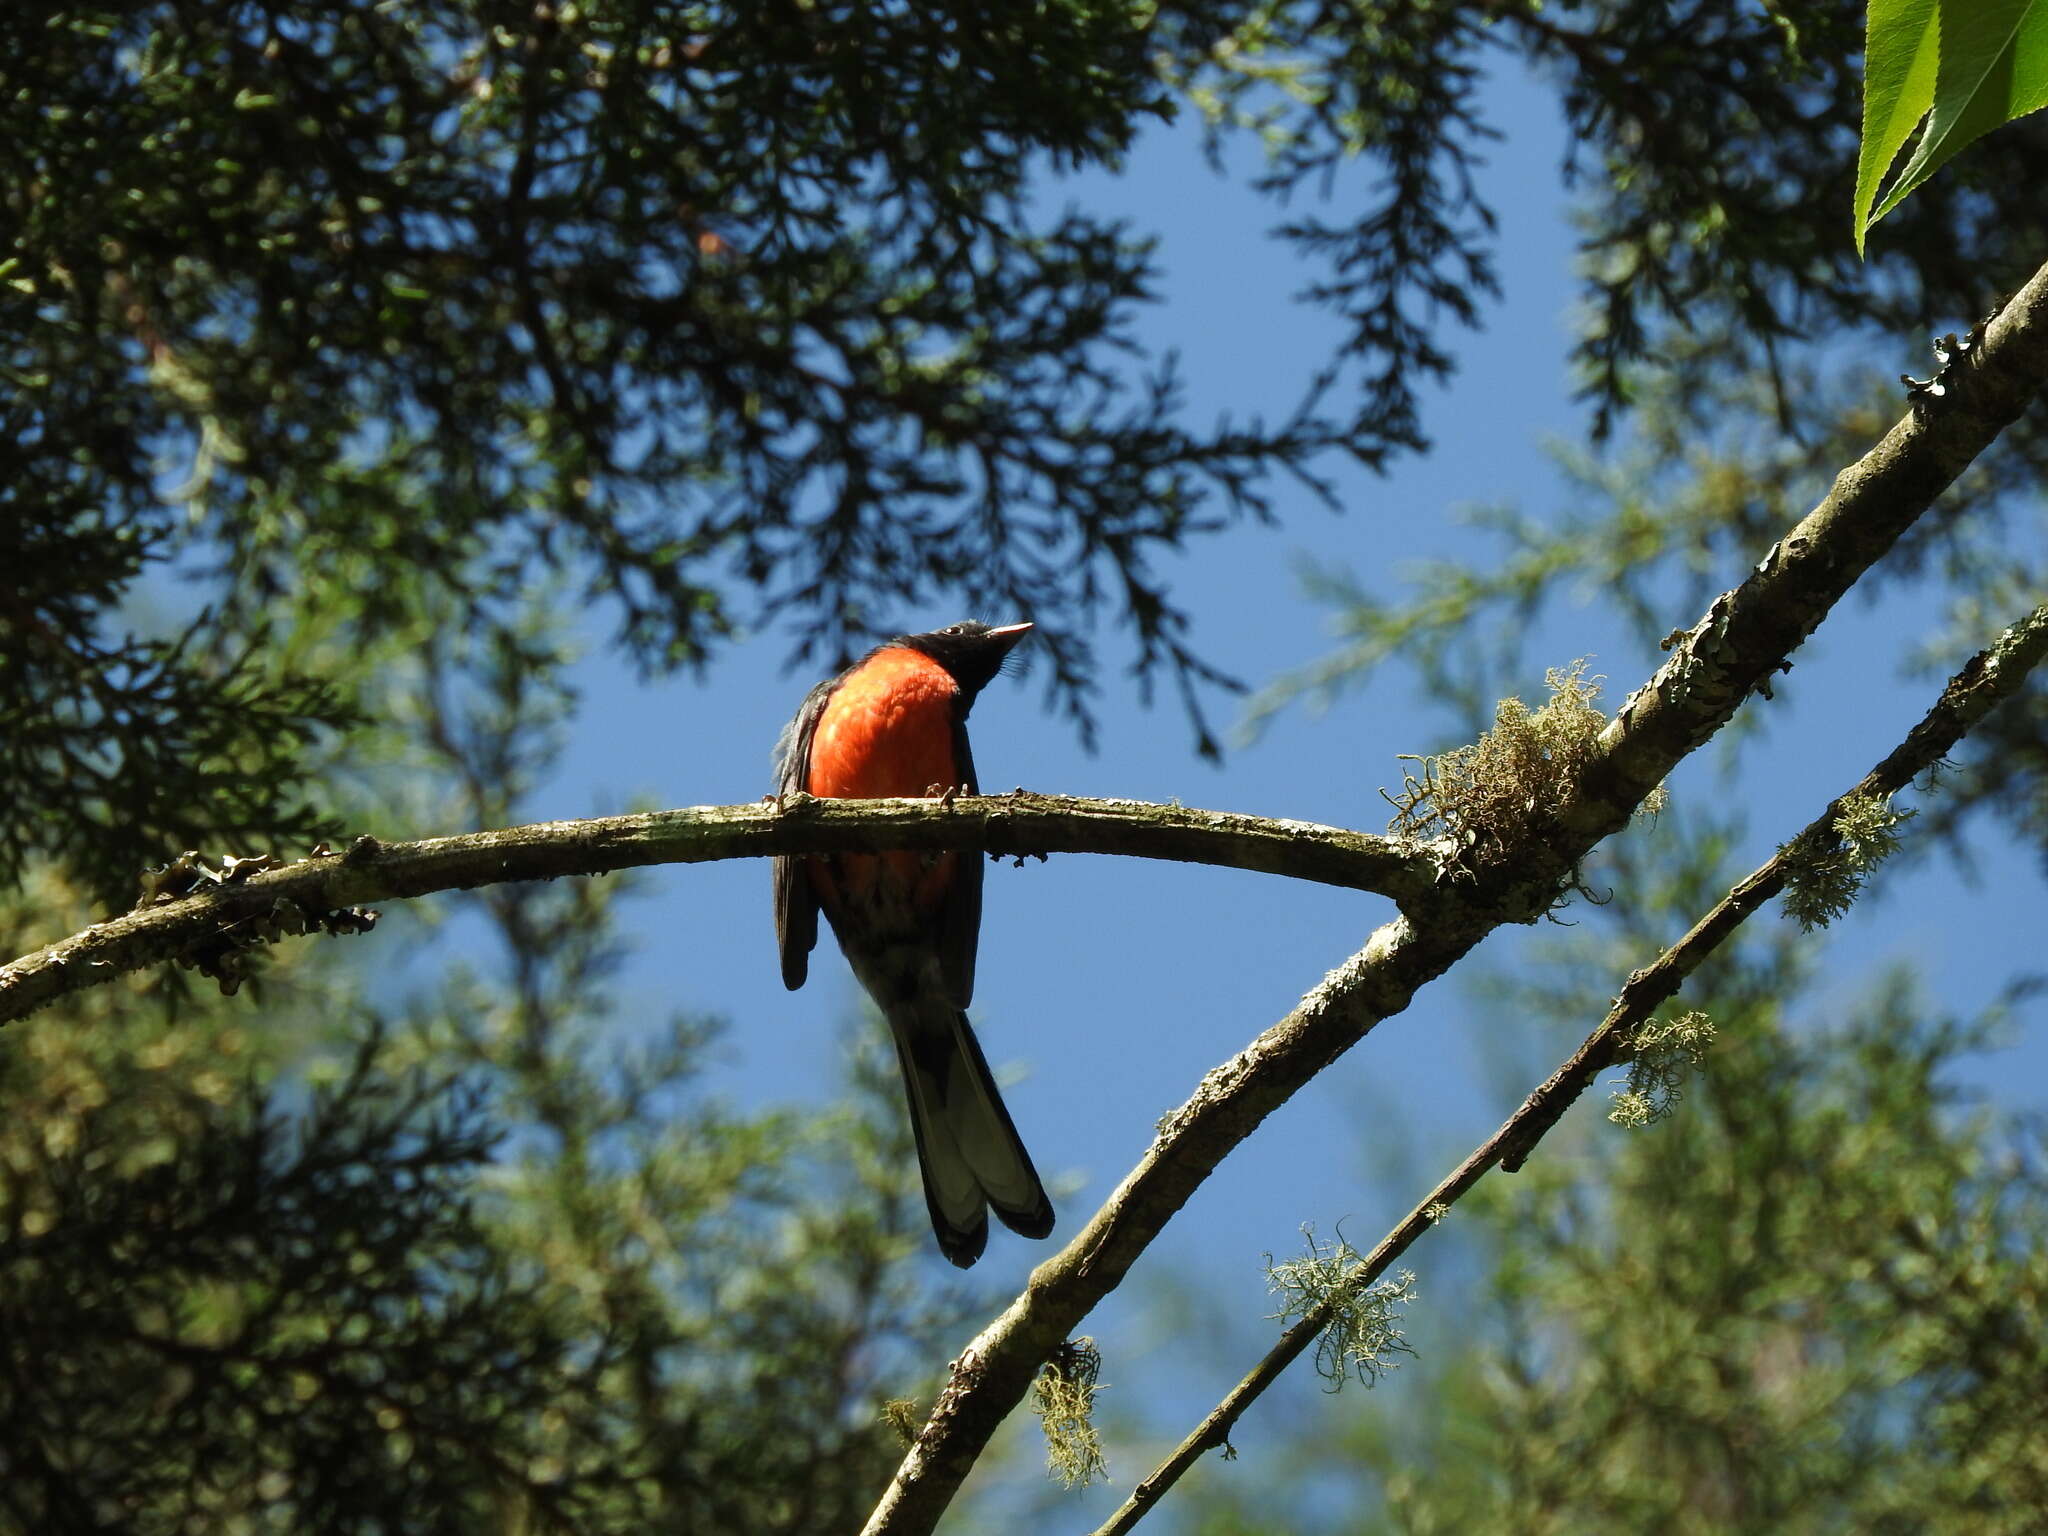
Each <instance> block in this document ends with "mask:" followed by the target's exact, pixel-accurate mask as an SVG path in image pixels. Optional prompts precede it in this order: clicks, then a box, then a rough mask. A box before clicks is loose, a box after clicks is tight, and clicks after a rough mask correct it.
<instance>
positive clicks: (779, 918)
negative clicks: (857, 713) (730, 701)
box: [775, 678, 839, 992]
mask: <svg viewBox="0 0 2048 1536" xmlns="http://www.w3.org/2000/svg"><path fill="white" fill-rule="evenodd" d="M838 686H839V680H838V679H837V678H829V679H827V680H826V681H824V682H822V683H820V684H818V686H817V687H815V688H813V689H812V690H811V691H810V692H809V693H807V694H805V695H804V702H803V704H802V705H801V706H800V707H799V708H798V710H797V712H796V718H795V719H794V720H792V721H790V722H789V724H788V725H787V726H786V727H784V729H783V732H782V739H781V740H780V741H778V742H776V744H775V793H776V794H777V795H792V794H795V793H796V792H797V791H798V790H801V789H802V788H803V787H804V786H805V785H806V784H807V783H809V782H810V777H811V740H812V738H813V737H815V736H816V735H817V734H818V717H819V716H820V715H822V714H824V713H825V701H826V700H827V699H829V698H831V697H832V690H833V689H834V688H837V687H838ZM817 942H818V896H817V893H816V892H815V891H813V890H812V889H811V876H810V870H809V866H808V865H807V863H806V861H805V860H803V859H801V858H791V857H789V856H787V855H783V856H780V857H778V858H777V859H776V860H775V943H776V947H777V948H778V949H779V950H780V951H781V952H782V984H783V985H784V986H785V987H787V988H789V990H790V991H792V992H794V991H795V990H796V989H797V988H798V987H800V986H802V985H803V984H804V978H805V977H806V976H808V975H809V974H810V969H811V950H812V949H813V948H815V947H816V945H817Z"/></svg>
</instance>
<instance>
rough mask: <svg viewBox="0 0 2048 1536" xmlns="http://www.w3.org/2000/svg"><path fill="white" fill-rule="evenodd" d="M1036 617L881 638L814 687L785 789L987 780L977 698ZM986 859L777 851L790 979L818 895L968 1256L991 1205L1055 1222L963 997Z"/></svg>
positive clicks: (848, 794)
mask: <svg viewBox="0 0 2048 1536" xmlns="http://www.w3.org/2000/svg"><path fill="white" fill-rule="evenodd" d="M1030 632H1031V626H1030V625H1029V624H1005V625H1001V626H999V627H997V628H993V629H992V628H990V627H989V626H988V625H986V624H981V623H977V622H975V621H973V620H968V621H966V622H964V623H960V624H949V625H947V626H946V627H945V628H944V629H935V630H933V631H932V632H931V633H930V634H926V635H899V636H898V637H897V638H896V639H894V640H890V641H887V642H886V643H884V644H882V645H879V646H877V647H876V648H875V649H874V650H872V651H870V652H868V654H867V655H865V656H863V657H862V658H861V659H860V660H859V661H857V662H855V663H854V664H853V665H852V666H851V667H848V668H847V669H846V670H845V671H844V672H842V673H840V674H839V676H837V677H835V678H832V679H830V680H829V681H826V682H822V683H820V684H818V686H817V687H815V688H813V689H812V690H811V691H810V693H809V695H808V696H807V697H806V698H805V699H804V702H803V707H802V708H801V709H799V710H798V711H797V713H796V719H794V720H792V721H791V722H790V724H789V728H788V729H787V730H785V731H784V732H783V733H782V740H781V742H780V743H779V744H778V745H777V748H776V792H777V793H778V794H781V795H790V794H794V793H796V792H797V791H798V790H803V791H805V792H806V793H809V794H813V795H819V796H823V797H827V798H835V799H847V798H860V797H870V796H881V795H897V796H902V795H908V796H918V795H924V794H928V793H930V792H932V791H933V790H934V789H935V788H938V789H945V788H952V789H957V790H959V791H961V792H964V793H966V794H970V795H971V794H975V793H977V792H978V787H977V785H976V783H975V778H974V758H973V755H972V754H971V753H970V752H969V751H968V748H967V712H968V710H970V709H972V708H973V707H974V699H975V695H977V694H978V693H980V692H981V690H982V689H983V688H984V687H985V686H986V685H987V684H988V682H989V680H990V679H991V678H993V677H994V676H995V675H996V673H997V672H998V671H1000V670H1001V669H1002V665H1003V658H1004V657H1006V656H1007V655H1009V653H1010V647H1012V646H1013V645H1015V644H1016V643H1017V642H1018V641H1019V640H1021V639H1023V638H1024V636H1025V635H1027V634H1029V633H1030ZM981 875H982V856H981V854H979V853H942V854H937V855H933V854H922V853H841V854H833V855H830V856H825V857H814V858H779V859H777V860H776V861H775V934H776V938H777V940H778V941H779V942H780V944H781V948H782V980H783V983H784V984H785V985H786V986H788V987H789V988H790V990H792V991H794V990H795V989H796V988H798V987H800V986H802V985H803V984H804V977H805V975H806V974H807V973H808V972H809V970H810V954H811V948H812V946H813V945H815V944H816V943H817V942H818V913H819V911H820V910H821V909H822V910H823V911H824V914H825V917H826V919H827V920H828V921H829V922H830V923H831V924H832V931H833V932H834V933H836V934H838V935H839V947H840V949H841V950H843V951H844V952H845V954H846V959H847V962H848V963H849V964H850V965H851V966H852V967H853V974H854V975H855V976H856V977H857V978H858V979H859V981H860V984H861V985H862V986H863V987H865V988H867V991H868V995H869V996H870V997H872V998H873V999H874V1000H875V1005H876V1006H877V1007H878V1008H880V1009H881V1010H882V1013H883V1015H884V1017H886V1018H887V1019H888V1021H889V1029H890V1032H891V1033H892V1034H893V1035H894V1036H895V1037H896V1059H897V1061H898V1062H899V1063H901V1065H902V1067H903V1086H904V1089H905V1090H906V1092H907V1093H908V1095H909V1098H910V1126H911V1130H912V1131H913V1132H914V1133H915V1134H916V1137H917V1158H918V1163H919V1165H920V1167H921V1168H922V1170H923V1173H924V1195H925V1203H926V1204H927V1205H929V1206H930V1207H931V1213H932V1230H933V1231H934V1232H936V1233H937V1234H938V1238H939V1251H940V1252H942V1253H944V1254H945V1256H946V1257H947V1258H949V1259H951V1260H952V1261H953V1262H954V1263H955V1264H958V1265H959V1266H960V1267H961V1268H963V1269H965V1268H966V1267H967V1266H968V1265H970V1264H972V1263H973V1262H974V1261H975V1260H976V1259H978V1258H980V1257H981V1250H982V1247H983V1245H984V1244H985V1243H986V1242H987V1241H988V1207H990V1206H994V1207H995V1213H996V1215H998V1216H1000V1217H1001V1218H1002V1219H1003V1222H1004V1224H1005V1225H1006V1226H1008V1227H1009V1228H1010V1229H1011V1230H1012V1231H1015V1232H1020V1233H1022V1234H1023V1235H1024V1236H1026V1237H1044V1236H1045V1235H1046V1234H1047V1233H1049V1232H1050V1231H1052V1202H1051V1201H1050V1200H1048V1199H1046V1197H1045V1186H1044V1185H1042V1184H1040V1183H1039V1181H1038V1172H1037V1170H1036V1169H1034V1168H1033V1167H1032V1166H1031V1154H1030V1153H1028V1152H1026V1151H1025V1150H1024V1143H1023V1141H1022V1140H1021V1139H1020V1138H1019V1137H1018V1135H1017V1127H1016V1126H1015V1125H1013V1124H1011V1122H1010V1112H1009V1111H1008V1110H1007V1109H1005V1108H1004V1107H1003V1099H1002V1095H1001V1094H1000V1093H998V1092H997V1091H996V1084H995V1079H994V1078H993V1077H992V1076H990V1075H989V1070H988V1062H987V1060H986V1059H985V1058H984V1057H983V1056H982V1054H981V1046H980V1044H979V1043H978V1042H977V1041H976V1040H975V1038H974V1030H973V1029H972V1028H971V1027H970V1026H969V1025H968V1022H967V1015H966V1013H965V1012H963V1011H962V1010H964V1009H965V1008H966V1007H967V1004H968V1002H969V1001H970V1000H971V999H972V997H973V995H974V950H975V943H976V941H977V940H978V939H979V937H980V932H981Z"/></svg>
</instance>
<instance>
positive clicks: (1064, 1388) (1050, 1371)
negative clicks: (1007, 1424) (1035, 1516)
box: [1031, 1338, 1109, 1488]
mask: <svg viewBox="0 0 2048 1536" xmlns="http://www.w3.org/2000/svg"><path fill="white" fill-rule="evenodd" d="M1101 1369H1102V1354H1101V1351H1099V1350H1098V1349H1096V1347H1095V1341H1094V1340H1093V1339H1085V1338H1084V1339H1070V1340H1068V1341H1067V1342H1066V1343H1065V1344H1062V1345H1061V1346H1060V1347H1059V1349H1058V1350H1056V1351H1055V1352H1054V1354H1053V1357H1052V1358H1051V1359H1050V1360H1048V1361H1046V1363H1045V1365H1044V1366H1043V1367H1042V1368H1041V1369H1040V1370H1039V1373H1038V1380H1037V1381H1035V1382H1034V1383H1032V1391H1033V1393H1034V1395H1035V1396H1036V1397H1037V1399H1038V1400H1037V1402H1036V1403H1034V1404H1033V1405H1032V1410H1031V1411H1032V1412H1033V1413H1035V1414H1037V1415H1038V1421H1039V1427H1040V1428H1041V1429H1042V1430H1043V1431H1044V1433H1045V1462H1046V1469H1047V1470H1048V1471H1049V1472H1050V1473H1051V1474H1052V1475H1053V1476H1054V1477H1057V1478H1058V1479H1059V1480H1060V1481H1061V1482H1062V1483H1063V1484H1065V1485H1066V1486H1067V1487H1069V1488H1086V1487H1087V1486H1088V1485H1089V1484H1090V1483H1092V1482H1094V1481H1095V1480H1096V1479H1097V1478H1101V1477H1106V1476H1108V1474H1109V1464H1108V1463H1107V1462H1105V1461H1104V1460H1103V1459H1102V1440H1101V1437H1100V1436H1098V1435H1097V1434H1096V1432H1095V1394H1096V1393H1097V1392H1099V1391H1101V1390H1102V1388H1101V1387H1100V1386H1099V1385H1098V1384H1097V1382H1096V1379H1095V1378H1096V1373H1097V1372H1098V1371H1100V1370H1101Z"/></svg>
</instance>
